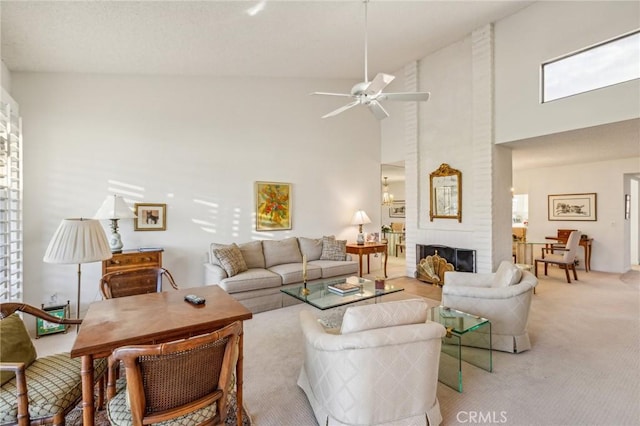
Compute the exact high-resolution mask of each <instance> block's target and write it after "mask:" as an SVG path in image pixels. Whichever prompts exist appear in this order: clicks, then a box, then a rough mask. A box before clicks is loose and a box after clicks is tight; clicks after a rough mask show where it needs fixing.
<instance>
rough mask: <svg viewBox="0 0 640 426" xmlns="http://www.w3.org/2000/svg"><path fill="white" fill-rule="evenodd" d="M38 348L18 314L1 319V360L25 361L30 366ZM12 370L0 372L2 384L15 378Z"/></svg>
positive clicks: (0, 382)
mask: <svg viewBox="0 0 640 426" xmlns="http://www.w3.org/2000/svg"><path fill="white" fill-rule="evenodd" d="M37 356H38V355H37V354H36V348H35V347H34V346H33V342H31V337H30V336H29V333H28V332H27V328H26V327H25V326H24V323H23V322H22V319H21V318H20V317H19V316H18V314H11V315H9V316H8V317H7V318H4V319H3V320H0V362H24V364H25V367H28V366H30V365H31V363H33V361H35V360H36V358H37ZM14 376H15V374H14V373H13V372H11V371H3V372H1V373H0V385H4V384H5V383H7V382H8V381H9V380H11V379H13V377H14Z"/></svg>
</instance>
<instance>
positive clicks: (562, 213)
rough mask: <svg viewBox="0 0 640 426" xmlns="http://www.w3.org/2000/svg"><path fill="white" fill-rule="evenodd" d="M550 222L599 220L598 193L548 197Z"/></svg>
mask: <svg viewBox="0 0 640 426" xmlns="http://www.w3.org/2000/svg"><path fill="white" fill-rule="evenodd" d="M548 209H549V220H580V221H588V220H593V221H595V220H597V210H596V209H597V206H596V193H595V192H591V193H585V194H556V195H549V196H548Z"/></svg>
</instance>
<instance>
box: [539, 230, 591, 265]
mask: <svg viewBox="0 0 640 426" xmlns="http://www.w3.org/2000/svg"><path fill="white" fill-rule="evenodd" d="M545 238H546V239H547V240H554V241H560V239H559V238H558V237H545ZM566 243H567V242H566V241H563V244H566ZM592 244H593V238H581V239H580V245H581V246H582V248H583V249H584V270H585V271H586V272H589V271H590V270H591V246H592ZM545 250H549V251H550V252H551V253H553V247H552V246H551V243H549V244H546V245H545Z"/></svg>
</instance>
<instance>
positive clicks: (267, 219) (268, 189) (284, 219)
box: [255, 182, 291, 231]
mask: <svg viewBox="0 0 640 426" xmlns="http://www.w3.org/2000/svg"><path fill="white" fill-rule="evenodd" d="M255 196H256V231H284V230H287V229H291V184H290V183H283V182H256V183H255Z"/></svg>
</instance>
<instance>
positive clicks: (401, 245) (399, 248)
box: [396, 234, 405, 257]
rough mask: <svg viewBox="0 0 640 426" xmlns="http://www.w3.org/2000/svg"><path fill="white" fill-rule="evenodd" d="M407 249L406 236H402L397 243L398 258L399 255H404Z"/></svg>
mask: <svg viewBox="0 0 640 426" xmlns="http://www.w3.org/2000/svg"><path fill="white" fill-rule="evenodd" d="M404 249H405V242H404V234H402V235H400V237H399V238H398V242H397V243H396V257H398V253H402V252H403V251H404Z"/></svg>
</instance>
